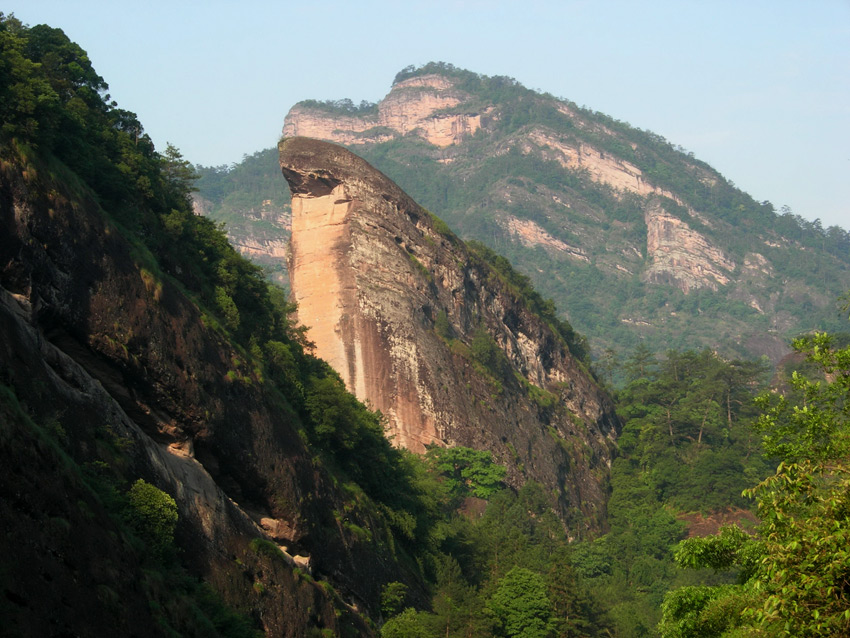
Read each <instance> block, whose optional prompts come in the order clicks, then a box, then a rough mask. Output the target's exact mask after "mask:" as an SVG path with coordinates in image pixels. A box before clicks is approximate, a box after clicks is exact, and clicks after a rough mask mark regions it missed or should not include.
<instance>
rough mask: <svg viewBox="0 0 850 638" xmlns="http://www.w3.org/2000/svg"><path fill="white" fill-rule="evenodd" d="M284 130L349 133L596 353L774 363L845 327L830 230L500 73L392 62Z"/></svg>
mask: <svg viewBox="0 0 850 638" xmlns="http://www.w3.org/2000/svg"><path fill="white" fill-rule="evenodd" d="M437 131H442V132H441V133H437ZM284 134H285V135H290V134H298V135H309V136H313V137H317V138H321V139H325V140H329V141H334V142H338V143H343V144H348V145H350V146H351V147H352V149H353V150H355V151H356V152H357V153H358V154H359V155H361V156H362V157H364V158H365V159H367V161H369V162H371V163H372V164H373V165H375V166H376V167H377V168H379V169H380V170H382V171H383V172H385V173H386V174H387V175H389V176H390V177H391V178H392V179H394V180H395V181H396V182H397V183H398V184H399V185H400V186H401V187H402V188H404V189H405V191H407V192H408V193H410V194H411V195H412V196H413V197H414V198H415V199H416V200H417V201H418V202H420V203H421V204H423V205H424V206H426V207H427V208H429V209H430V210H432V211H433V212H434V213H436V214H438V215H439V216H440V217H441V218H442V219H444V220H445V221H446V222H447V223H448V224H449V226H451V227H452V228H453V229H454V230H455V231H456V232H458V233H459V234H460V235H461V236H462V237H464V238H469V239H477V240H480V241H482V242H484V243H485V244H487V245H489V246H490V247H491V248H493V249H495V250H496V251H497V252H499V253H501V254H504V255H506V256H508V257H509V258H510V259H511V261H512V263H514V265H515V266H517V267H518V268H519V269H520V270H521V271H523V272H524V273H526V274H527V275H528V276H529V277H531V278H532V280H533V281H534V284H535V286H536V287H537V288H538V289H539V290H540V291H541V292H542V293H543V294H545V295H547V296H551V297H552V298H553V299H554V300H555V302H556V305H557V306H558V307H559V308H560V309H561V310H562V311H563V312H564V313H565V314H566V316H567V317H568V318H569V319H570V321H571V322H572V323H573V324H574V325H575V326H576V327H577V328H578V329H579V330H581V331H582V332H584V333H585V334H587V335H588V336H589V338H590V339H591V342H592V343H593V345H594V349H595V351H596V352H597V353H599V352H601V351H602V350H603V349H604V348H606V347H613V348H615V349H616V350H618V351H620V352H621V353H623V354H626V353H628V352H629V351H630V350H631V349H632V348H634V347H635V346H636V345H637V344H638V343H640V342H643V343H645V344H648V345H650V347H653V348H657V349H659V350H663V349H666V348H668V347H677V348H699V347H710V348H712V349H716V350H719V351H722V352H724V353H725V354H727V355H730V356H759V355H763V354H764V355H768V356H769V357H771V358H772V359H773V360H774V361H777V360H778V359H779V358H780V357H781V356H782V354H783V353H784V352H787V345H786V343H787V340H788V339H789V338H790V337H792V336H794V335H796V334H798V333H799V332H802V331H806V330H812V329H815V328H818V329H831V330H841V329H843V327H842V326H841V324H840V313H839V312H838V303H837V301H836V300H837V298H838V297H839V296H840V295H841V294H843V292H844V291H846V290H847V289H848V288H850V258H848V253H849V252H850V234H848V233H847V232H846V231H845V230H842V229H839V228H830V229H821V228H820V226H819V225H818V224H811V223H809V222H806V221H805V220H803V219H802V218H800V217H798V216H795V215H794V214H793V213H791V212H789V211H784V212H783V214H781V215H780V214H777V212H776V211H775V210H774V208H773V206H772V205H771V204H770V203H769V202H761V203H759V202H755V201H753V200H752V198H750V197H749V196H747V195H746V194H745V193H742V192H741V191H739V190H738V189H736V188H735V187H734V185H733V184H732V183H731V182H728V181H727V180H726V179H725V178H724V177H723V176H722V175H720V174H718V173H717V172H716V171H714V170H713V169H712V168H711V167H710V166H708V165H706V164H705V163H703V162H701V161H699V160H697V159H696V158H694V157H693V155H692V154H688V153H686V152H685V151H684V150H683V149H681V148H676V147H674V146H673V145H671V144H669V143H668V142H667V141H666V140H664V139H663V138H660V137H659V136H657V135H654V134H652V133H649V132H645V131H641V130H640V129H636V128H633V127H631V126H629V125H628V124H625V123H623V122H619V121H616V120H613V119H611V118H609V117H606V116H604V115H603V114H601V113H595V112H593V111H589V110H587V109H584V108H579V107H578V106H576V105H575V104H573V103H571V102H568V101H565V100H559V99H556V98H554V97H553V96H551V95H545V94H540V93H536V92H534V91H530V90H528V89H525V88H524V87H522V86H521V85H519V84H518V83H516V81H514V80H511V79H510V78H504V77H486V76H479V75H476V74H474V73H470V72H468V71H463V70H460V69H457V68H455V67H452V66H451V65H447V64H443V63H436V64H434V63H432V64H428V65H425V66H424V67H422V68H419V69H413V68H408V69H405V70H404V71H402V72H401V73H399V74H398V76H397V78H396V81H395V82H394V84H393V87H392V89H391V91H390V92H389V94H388V95H387V96H386V98H384V99H383V100H382V101H381V102H379V103H378V104H377V105H371V106H369V105H362V106H361V107H359V108H358V107H353V106H352V105H351V104H350V103H349V102H345V101H341V102H326V103H320V102H315V101H306V102H302V103H300V104H298V105H296V106H295V107H293V108H292V109H291V111H290V112H289V114H288V115H287V116H286V120H285V125H284ZM589 291H592V294H588V292H589Z"/></svg>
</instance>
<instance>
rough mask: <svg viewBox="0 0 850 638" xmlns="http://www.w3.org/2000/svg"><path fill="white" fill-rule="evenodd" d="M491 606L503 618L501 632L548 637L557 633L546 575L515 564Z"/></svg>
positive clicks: (513, 636)
mask: <svg viewBox="0 0 850 638" xmlns="http://www.w3.org/2000/svg"><path fill="white" fill-rule="evenodd" d="M489 607H490V609H491V610H492V611H493V614H494V615H495V616H496V619H497V620H498V622H499V634H498V635H500V636H507V637H508V638H545V637H547V636H552V635H553V629H554V624H553V621H552V603H551V602H550V600H549V597H548V596H547V595H546V585H545V583H544V581H543V577H542V576H540V575H539V574H536V573H534V572H533V571H531V570H529V569H525V568H524V567H514V568H513V569H511V570H510V571H509V572H508V573H507V574H505V576H504V578H502V579H501V580H500V581H499V583H498V585H497V586H496V591H495V592H494V593H493V595H492V597H491V598H490V601H489Z"/></svg>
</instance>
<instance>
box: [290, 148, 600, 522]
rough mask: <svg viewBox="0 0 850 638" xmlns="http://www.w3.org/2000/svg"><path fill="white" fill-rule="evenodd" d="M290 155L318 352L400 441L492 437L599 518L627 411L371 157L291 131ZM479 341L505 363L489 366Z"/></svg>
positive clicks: (303, 308) (573, 505) (295, 243)
mask: <svg viewBox="0 0 850 638" xmlns="http://www.w3.org/2000/svg"><path fill="white" fill-rule="evenodd" d="M280 158H281V160H280V161H281V168H282V171H283V174H284V176H285V177H286V179H287V181H288V182H289V184H290V188H291V190H292V245H291V257H290V266H289V267H290V278H291V285H292V291H293V295H294V297H295V301H296V302H297V303H298V319H299V321H300V322H301V323H302V324H303V325H305V326H308V327H309V328H310V330H309V332H308V338H309V339H310V340H311V341H313V342H314V343H315V344H316V352H317V354H318V355H319V356H320V357H322V358H324V359H326V360H327V361H328V362H329V363H331V365H332V366H333V367H334V368H335V369H336V370H337V371H338V372H339V374H340V375H341V376H342V378H343V379H344V381H345V382H346V384H347V386H348V388H349V389H350V390H352V391H353V392H354V393H355V394H356V395H357V396H358V398H360V399H361V400H363V401H366V402H368V403H370V404H371V405H372V406H373V407H374V408H376V409H379V410H381V412H382V413H383V414H384V415H385V416H386V418H387V422H388V427H389V434H390V435H391V436H393V437H395V441H396V442H397V443H398V444H399V445H402V446H404V447H407V448H409V449H411V450H414V451H417V452H422V451H423V450H424V449H425V446H426V445H428V444H431V443H436V444H438V445H453V444H459V445H466V446H471V447H475V448H478V449H488V450H491V451H492V452H493V453H494V455H495V456H496V457H497V458H498V459H499V461H500V462H502V463H506V464H507V465H508V466H509V472H510V479H511V480H512V481H513V483H514V484H520V483H522V482H523V481H524V480H526V479H529V478H530V479H534V480H537V481H539V482H541V483H543V484H544V485H546V486H547V488H548V489H549V492H550V493H553V492H554V493H556V494H557V495H558V497H557V501H558V503H557V505H558V507H559V509H560V512H561V514H562V516H563V517H564V518H565V520H568V521H569V522H571V523H573V524H574V526H575V529H576V531H580V529H581V528H582V527H583V526H587V527H590V528H594V527H597V526H598V525H599V523H600V522H601V516H602V514H603V513H604V503H605V481H606V476H607V470H608V464H609V462H610V447H611V442H612V440H613V437H614V436H615V423H616V421H615V417H614V414H613V409H612V406H611V404H610V401H609V400H608V399H607V397H606V396H605V395H604V394H603V393H602V392H601V391H600V390H599V388H598V387H597V386H596V384H595V383H594V382H593V381H592V380H591V379H590V378H589V377H588V376H587V374H586V373H585V372H584V370H583V368H582V367H581V366H580V365H579V364H578V362H577V361H575V360H574V359H573V357H572V356H571V355H570V353H569V351H568V349H567V347H566V346H565V345H564V344H563V342H562V341H561V340H560V339H559V338H557V337H556V336H555V335H554V333H553V332H552V330H551V329H550V328H549V326H548V325H546V324H545V323H544V322H543V321H542V320H540V319H539V318H538V317H537V316H535V315H534V314H532V313H531V312H530V311H529V310H528V309H527V308H526V307H525V306H524V305H523V303H522V302H521V301H520V300H519V299H518V298H517V297H516V296H515V295H514V294H513V293H511V292H510V290H509V289H508V287H507V286H506V285H505V284H504V283H503V282H502V281H501V280H500V278H499V276H498V275H497V274H496V273H495V272H493V271H492V270H491V269H490V268H489V266H487V264H485V263H484V262H483V261H482V260H481V259H479V258H477V257H475V256H474V255H473V254H471V253H470V252H468V250H467V249H466V248H465V246H464V245H463V244H462V242H460V241H459V240H458V239H457V238H455V237H454V236H453V235H451V234H450V233H449V232H448V231H445V230H441V229H442V228H443V227H442V225H441V224H440V223H439V222H435V220H434V218H432V217H431V215H430V214H429V213H428V212H427V211H426V210H424V209H423V208H421V207H420V206H418V205H417V204H416V203H415V202H414V201H413V200H412V199H410V197H408V196H407V195H406V194H405V193H404V192H402V191H401V190H400V189H399V188H398V187H397V186H396V185H395V184H394V183H393V182H391V181H390V180H389V179H388V178H386V177H385V176H384V175H382V174H381V173H380V172H378V171H376V170H375V169H374V168H372V167H371V166H369V164H367V163H366V162H365V161H363V160H362V159H360V158H358V157H357V156H355V155H353V154H352V153H350V152H349V151H347V150H345V149H343V148H341V147H338V146H336V145H333V144H329V143H325V142H319V141H316V140H308V139H305V138H291V139H286V140H284V141H283V142H281V145H280ZM476 344H477V345H476ZM482 344H492V347H494V348H497V349H498V351H499V352H500V353H502V354H503V355H504V359H506V360H507V361H508V362H509V363H510V369H509V370H505V369H502V370H497V369H493V368H492V367H491V368H489V369H488V368H487V366H485V365H483V364H482V363H481V358H480V356H479V357H478V358H476V354H475V351H476V350H475V349H476V347H477V348H482V347H484V348H486V345H485V346H482ZM500 357H501V355H500ZM580 521H581V522H580Z"/></svg>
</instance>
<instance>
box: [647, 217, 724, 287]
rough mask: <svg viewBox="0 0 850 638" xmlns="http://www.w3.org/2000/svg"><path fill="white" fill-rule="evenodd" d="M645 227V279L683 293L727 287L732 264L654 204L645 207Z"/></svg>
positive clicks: (700, 236) (693, 231)
mask: <svg viewBox="0 0 850 638" xmlns="http://www.w3.org/2000/svg"><path fill="white" fill-rule="evenodd" d="M646 227H647V240H646V251H647V256H648V258H649V262H650V263H649V266H648V267H647V268H646V270H645V271H644V274H643V276H644V277H645V278H646V279H648V280H650V281H656V282H668V283H673V284H674V285H676V286H678V287H679V288H681V290H682V291H683V292H685V293H687V292H688V291H690V290H693V289H695V288H702V287H706V288H711V289H712V290H717V289H718V288H719V287H720V286H725V285H726V284H728V283H729V281H730V275H731V273H732V271H734V270H735V262H733V261H732V260H730V259H728V258H727V257H726V256H725V255H724V254H723V251H721V250H720V249H719V248H717V247H715V246H712V245H711V244H710V243H709V242H708V241H707V240H706V238H705V237H703V236H702V235H701V234H699V233H698V232H696V231H695V230H692V229H691V228H690V227H688V225H687V224H686V223H685V222H684V221H682V220H681V219H679V218H678V217H674V216H673V215H670V214H669V213H667V212H666V211H665V210H664V208H663V207H662V205H661V203H660V202H659V201H657V200H655V201H651V202H650V203H649V204H648V205H647V207H646Z"/></svg>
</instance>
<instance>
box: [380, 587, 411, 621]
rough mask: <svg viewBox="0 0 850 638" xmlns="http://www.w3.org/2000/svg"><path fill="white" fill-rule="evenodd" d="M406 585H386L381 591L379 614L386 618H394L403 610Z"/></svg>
mask: <svg viewBox="0 0 850 638" xmlns="http://www.w3.org/2000/svg"><path fill="white" fill-rule="evenodd" d="M407 589H408V587H407V585H405V584H404V583H399V582H392V583H387V584H386V585H384V586H383V588H382V589H381V613H383V614H384V615H385V616H386V617H387V618H389V617H391V616H395V615H396V614H398V613H399V612H401V610H402V609H403V608H404V603H405V600H406V599H407Z"/></svg>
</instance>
